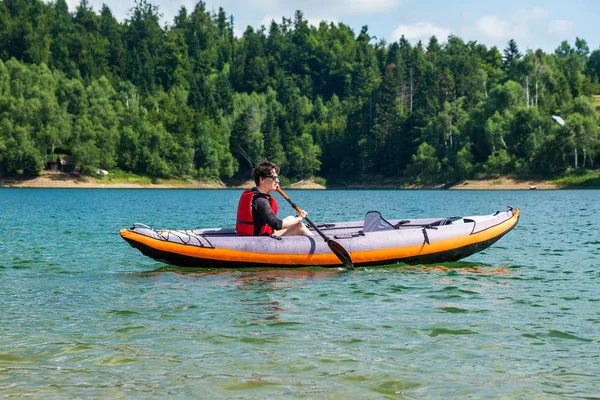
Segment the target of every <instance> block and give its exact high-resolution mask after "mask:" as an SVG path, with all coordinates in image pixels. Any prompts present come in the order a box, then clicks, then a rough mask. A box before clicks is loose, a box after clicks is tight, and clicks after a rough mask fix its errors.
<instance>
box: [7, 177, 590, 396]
mask: <svg viewBox="0 0 600 400" xmlns="http://www.w3.org/2000/svg"><path fill="white" fill-rule="evenodd" d="M288 194H289V195H290V197H291V198H292V199H293V200H294V201H295V202H296V203H298V204H300V205H301V207H303V208H305V209H306V210H308V211H309V214H310V217H311V219H312V220H314V221H331V220H335V221H339V220H357V219H361V218H362V217H363V216H364V214H365V212H367V211H369V210H373V209H376V210H380V211H382V213H383V215H384V216H387V217H389V218H408V217H413V218H419V217H447V216H456V215H477V214H487V213H491V212H493V211H495V210H497V209H500V208H502V207H503V206H505V205H512V206H515V207H518V208H520V209H521V213H522V214H521V220H520V222H519V225H518V226H517V228H515V229H514V230H513V231H511V232H510V233H509V234H508V235H506V236H505V237H503V238H502V239H501V240H500V241H499V242H497V243H496V244H495V245H493V246H492V247H490V248H489V249H487V250H486V251H484V252H482V253H479V254H476V255H473V256H471V257H469V258H467V259H465V260H464V261H462V262H459V263H448V264H443V265H427V266H422V265H420V266H406V265H400V266H388V267H384V268H360V269H357V270H355V271H340V270H336V269H334V270H327V269H320V268H311V269H300V270H275V271H267V270H249V271H231V270H230V271H210V270H193V271H185V270H181V269H176V268H172V267H168V266H165V265H164V264H161V263H158V262H156V261H154V260H151V259H148V258H146V257H143V256H142V255H141V254H140V253H139V252H138V251H137V250H135V249H133V248H131V247H130V246H128V245H127V244H126V243H125V242H124V241H122V240H121V238H120V237H119V235H118V230H119V228H121V227H128V226H131V224H132V223H134V222H143V223H146V224H148V225H151V226H153V227H163V228H200V227H217V226H231V224H232V223H233V220H234V218H235V215H234V212H235V207H236V204H237V198H238V196H239V191H229V190H214V191H213V190H196V191H194V190H131V189H129V190H117V189H114V190H113V189H99V190H95V189H0V231H1V232H2V235H1V236H0V254H2V256H1V257H0V299H2V304H1V305H2V307H1V309H0V394H1V395H2V396H5V397H21V396H22V397H34V398H42V397H43V398H45V399H46V398H50V399H51V398H65V397H68V398H74V397H80V398H99V397H103V398H104V397H106V398H108V397H116V398H124V397H126V398H146V397H154V396H169V397H177V398H211V399H212V398H227V399H229V398H282V397H288V398H330V399H378V398H439V397H452V398H465V397H475V398H490V397H492V398H499V397H504V398H573V397H575V398H585V397H596V398H597V397H600V380H599V379H598V378H597V376H598V375H600V367H599V365H600V333H599V332H600V235H599V234H598V223H599V218H598V215H600V191H456V192H455V191H300V190H297V191H289V193H288ZM280 203H281V204H280V209H281V210H282V211H285V210H287V207H288V206H287V205H286V204H285V202H283V201H280ZM290 214H291V213H290Z"/></svg>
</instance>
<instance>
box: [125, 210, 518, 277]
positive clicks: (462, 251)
mask: <svg viewBox="0 0 600 400" xmlns="http://www.w3.org/2000/svg"><path fill="white" fill-rule="evenodd" d="M518 220H519V210H518V209H513V208H512V207H506V208H505V209H504V210H501V211H497V212H495V213H493V214H490V215H482V216H470V217H450V218H428V219H402V220H385V219H384V218H383V217H382V216H381V214H380V213H379V212H377V211H371V212H369V213H367V215H366V216H365V219H364V220H363V221H352V222H340V223H326V224H316V226H317V228H318V229H319V230H320V231H321V232H322V233H323V234H324V235H326V236H327V237H328V238H330V239H332V241H335V242H337V243H339V245H341V246H342V247H343V248H344V249H345V250H347V252H348V254H349V255H350V257H351V258H352V262H353V263H354V265H355V266H357V267H360V266H374V265H385V264H393V263H396V262H403V263H408V264H430V263H439V262H450V261H457V260H460V259H461V258H464V257H467V256H470V255H472V254H474V253H477V252H479V251H481V250H483V249H486V248H487V247H489V246H490V245H492V244H493V243H494V242H496V241H497V240H498V239H500V238H501V237H502V236H504V235H505V234H506V233H508V232H509V231H510V230H511V229H513V228H514V227H515V226H516V225H517V222H518ZM120 234H121V237H123V239H125V240H126V241H127V242H128V243H129V244H130V245H131V246H132V247H134V248H136V249H138V250H140V251H141V252H142V254H144V255H146V256H148V257H152V258H153V259H155V260H158V261H161V262H165V263H167V264H172V265H176V266H180V267H193V268H244V267H263V268H264V267H267V268H269V267H271V268H287V267H306V266H322V267H340V266H342V262H341V261H340V259H339V258H338V257H337V256H336V255H335V254H334V253H333V252H332V250H331V249H330V247H329V246H328V244H327V243H326V242H325V241H324V240H323V239H322V238H321V236H319V235H317V234H315V235H313V236H290V237H285V236H284V237H272V236H238V235H237V234H236V232H235V230H234V229H233V228H216V229H196V230H169V229H152V228H150V227H149V226H147V225H143V224H134V226H133V227H132V228H129V229H121V231H120Z"/></svg>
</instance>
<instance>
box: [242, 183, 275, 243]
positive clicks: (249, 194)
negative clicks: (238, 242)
mask: <svg viewBox="0 0 600 400" xmlns="http://www.w3.org/2000/svg"><path fill="white" fill-rule="evenodd" d="M258 193H259V191H258V190H257V189H256V188H254V189H252V190H248V189H246V190H244V192H243V193H242V196H241V197H240V201H239V203H238V209H237V218H236V222H235V231H236V232H237V234H238V235H240V236H253V235H254V219H253V218H252V199H253V198H254V195H255V194H258ZM269 203H270V204H271V208H272V209H273V212H274V213H275V214H277V211H278V207H277V201H276V200H275V198H274V197H273V196H269ZM272 234H273V228H271V227H270V226H269V225H267V224H265V225H263V226H262V227H261V228H260V232H259V235H272Z"/></svg>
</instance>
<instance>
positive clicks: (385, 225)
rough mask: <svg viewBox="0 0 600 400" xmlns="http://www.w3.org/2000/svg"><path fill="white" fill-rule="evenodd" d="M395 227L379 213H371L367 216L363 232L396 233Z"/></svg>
mask: <svg viewBox="0 0 600 400" xmlns="http://www.w3.org/2000/svg"><path fill="white" fill-rule="evenodd" d="M394 230H396V228H394V225H392V224H390V223H389V222H388V221H386V220H385V219H384V218H383V217H382V216H381V213H380V212H379V211H369V212H368V213H367V214H366V215H365V221H364V225H363V232H364V233H369V232H381V231H394Z"/></svg>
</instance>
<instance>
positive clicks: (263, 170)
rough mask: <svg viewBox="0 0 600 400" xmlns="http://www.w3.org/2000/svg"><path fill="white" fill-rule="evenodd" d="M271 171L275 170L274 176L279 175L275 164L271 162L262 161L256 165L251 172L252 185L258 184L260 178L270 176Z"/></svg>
mask: <svg viewBox="0 0 600 400" xmlns="http://www.w3.org/2000/svg"><path fill="white" fill-rule="evenodd" d="M273 170H275V173H276V174H279V167H278V166H277V164H275V163H272V162H271V161H268V160H262V161H260V162H259V163H258V164H256V165H255V166H254V171H253V172H252V177H253V178H254V183H256V186H258V185H259V184H260V178H266V177H267V176H271V174H272V172H273Z"/></svg>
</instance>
